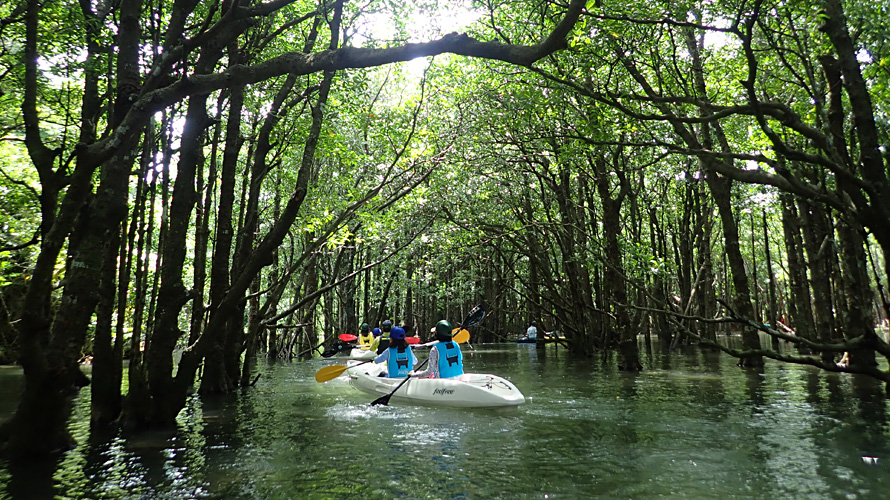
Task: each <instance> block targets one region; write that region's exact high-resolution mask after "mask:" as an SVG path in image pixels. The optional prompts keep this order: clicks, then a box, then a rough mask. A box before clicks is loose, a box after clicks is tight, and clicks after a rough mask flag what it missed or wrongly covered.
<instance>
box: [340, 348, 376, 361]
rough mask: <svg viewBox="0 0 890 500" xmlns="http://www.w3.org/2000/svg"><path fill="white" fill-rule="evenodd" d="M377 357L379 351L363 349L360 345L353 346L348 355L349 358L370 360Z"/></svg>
mask: <svg viewBox="0 0 890 500" xmlns="http://www.w3.org/2000/svg"><path fill="white" fill-rule="evenodd" d="M376 357H377V351H372V350H370V349H368V350H363V349H361V348H360V347H353V348H352V350H351V351H349V354H348V355H347V356H346V358H347V359H355V360H358V361H369V360H372V359H374V358H376Z"/></svg>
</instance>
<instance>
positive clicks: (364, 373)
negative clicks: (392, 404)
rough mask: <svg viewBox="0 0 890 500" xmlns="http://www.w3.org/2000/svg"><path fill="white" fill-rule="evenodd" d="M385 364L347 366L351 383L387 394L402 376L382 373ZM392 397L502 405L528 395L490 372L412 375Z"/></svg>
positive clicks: (444, 403)
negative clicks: (454, 374) (448, 376)
mask: <svg viewBox="0 0 890 500" xmlns="http://www.w3.org/2000/svg"><path fill="white" fill-rule="evenodd" d="M384 371H385V367H384V365H383V364H382V363H381V364H372V363H366V364H363V365H354V366H351V367H350V368H349V369H348V370H346V374H347V375H348V376H349V383H350V384H351V385H352V386H353V387H355V388H356V389H358V390H360V391H362V392H366V393H368V394H371V395H373V396H385V395H387V394H389V393H391V392H392V391H393V389H395V388H396V386H397V385H399V384H400V383H402V382H404V381H405V379H403V378H387V377H381V376H379V375H380V374H381V373H383V372H384ZM391 400H392V401H401V402H406V403H414V404H425V405H432V406H452V407H458V408H499V407H504V406H517V405H521V404H522V403H524V402H525V396H523V395H522V393H521V392H519V389H517V388H516V386H515V385H513V384H512V383H511V382H510V381H509V380H506V379H504V378H501V377H498V376H497V375H491V374H487V373H464V374H463V375H461V376H459V377H454V378H436V379H429V378H420V379H418V378H410V379H408V381H407V382H405V384H404V385H402V387H400V388H399V390H398V391H396V392H395V393H394V394H393V395H392V399H391Z"/></svg>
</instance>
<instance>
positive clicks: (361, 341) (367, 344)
mask: <svg viewBox="0 0 890 500" xmlns="http://www.w3.org/2000/svg"><path fill="white" fill-rule="evenodd" d="M372 342H374V335H372V334H371V326H370V325H369V324H367V323H362V326H361V327H359V334H358V346H359V347H361V348H362V350H363V351H367V350H368V349H370V348H371V343H372Z"/></svg>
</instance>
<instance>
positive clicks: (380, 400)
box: [371, 358, 430, 406]
mask: <svg viewBox="0 0 890 500" xmlns="http://www.w3.org/2000/svg"><path fill="white" fill-rule="evenodd" d="M429 360H430V358H426V359H425V360H423V363H420V364H419V365H417V368H415V370H419V369H421V368H423V365H425V364H426V362H427V361H429ZM409 378H411V375H408V376H407V377H405V380H403V381H401V382H399V385H397V386H396V388H395V389H393V390H392V392H390V393H389V394H387V395H386V396H380V397H379V398H377V399H375V400H374V401H371V406H376V405H383V406H386V405H387V404H388V403H389V398H391V397H392V395H393V394H395V393H396V391H397V390H399V388H401V387H402V386H403V385H405V382H407V381H408V379H409Z"/></svg>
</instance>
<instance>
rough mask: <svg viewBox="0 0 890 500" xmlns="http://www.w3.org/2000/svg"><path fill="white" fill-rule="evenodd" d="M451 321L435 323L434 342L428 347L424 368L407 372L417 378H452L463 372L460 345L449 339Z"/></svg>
mask: <svg viewBox="0 0 890 500" xmlns="http://www.w3.org/2000/svg"><path fill="white" fill-rule="evenodd" d="M451 331H452V327H451V323H449V322H448V320H444V319H443V320H442V321H440V322H439V323H437V324H436V340H437V341H438V342H436V343H435V344H433V348H432V349H430V359H429V364H428V365H427V367H426V370H423V371H421V372H417V373H414V372H413V371H412V372H411V373H409V375H410V376H412V377H418V378H453V377H459V376H461V375H463V374H464V357H463V354H461V352H460V345H459V344H458V343H457V342H453V341H452V340H451Z"/></svg>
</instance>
